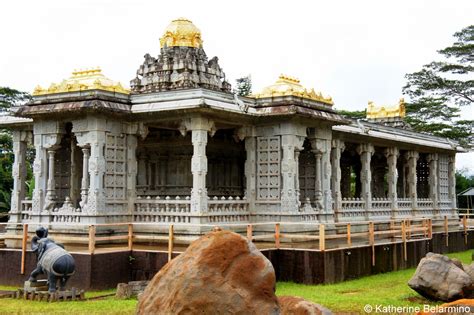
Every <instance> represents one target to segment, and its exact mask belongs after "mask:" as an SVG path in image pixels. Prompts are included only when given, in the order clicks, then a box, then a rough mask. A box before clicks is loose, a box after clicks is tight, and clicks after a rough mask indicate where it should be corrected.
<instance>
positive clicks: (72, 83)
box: [33, 67, 130, 96]
mask: <svg viewBox="0 0 474 315" xmlns="http://www.w3.org/2000/svg"><path fill="white" fill-rule="evenodd" d="M86 90H103V91H110V92H116V93H123V94H129V93H130V91H129V90H128V89H125V88H124V87H123V86H122V85H121V84H120V83H119V82H114V81H112V80H110V79H109V78H107V77H106V76H104V75H103V74H102V70H101V69H100V67H95V68H89V69H74V71H73V72H72V75H71V77H70V78H69V79H66V80H63V81H62V82H61V83H59V84H56V83H51V85H50V86H49V88H47V89H46V88H42V87H41V86H39V85H38V86H36V88H35V90H34V91H33V96H36V95H46V94H55V93H67V92H77V91H86Z"/></svg>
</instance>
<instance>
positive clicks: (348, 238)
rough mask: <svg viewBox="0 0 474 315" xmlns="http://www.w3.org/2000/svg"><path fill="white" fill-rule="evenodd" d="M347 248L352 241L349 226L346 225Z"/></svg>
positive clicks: (348, 224)
mask: <svg viewBox="0 0 474 315" xmlns="http://www.w3.org/2000/svg"><path fill="white" fill-rule="evenodd" d="M347 246H349V247H351V246H352V239H351V224H350V223H347Z"/></svg>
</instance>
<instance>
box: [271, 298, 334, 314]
mask: <svg viewBox="0 0 474 315" xmlns="http://www.w3.org/2000/svg"><path fill="white" fill-rule="evenodd" d="M278 302H279V303H280V310H281V314H282V315H331V314H332V312H331V311H330V310H328V309H327V308H325V307H324V306H322V305H319V304H316V303H313V302H310V301H307V300H305V299H303V298H300V297H296V296H280V297H278Z"/></svg>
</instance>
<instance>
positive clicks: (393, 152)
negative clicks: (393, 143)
mask: <svg viewBox="0 0 474 315" xmlns="http://www.w3.org/2000/svg"><path fill="white" fill-rule="evenodd" d="M383 153H384V155H385V157H386V158H389V157H390V156H396V157H397V158H398V157H399V156H400V150H399V149H398V148H397V147H389V148H385V150H384V151H383Z"/></svg>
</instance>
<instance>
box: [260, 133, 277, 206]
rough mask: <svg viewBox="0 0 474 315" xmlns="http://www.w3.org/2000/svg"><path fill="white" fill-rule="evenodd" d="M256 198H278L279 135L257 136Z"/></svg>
mask: <svg viewBox="0 0 474 315" xmlns="http://www.w3.org/2000/svg"><path fill="white" fill-rule="evenodd" d="M257 199H260V200H278V199H280V137H257Z"/></svg>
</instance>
